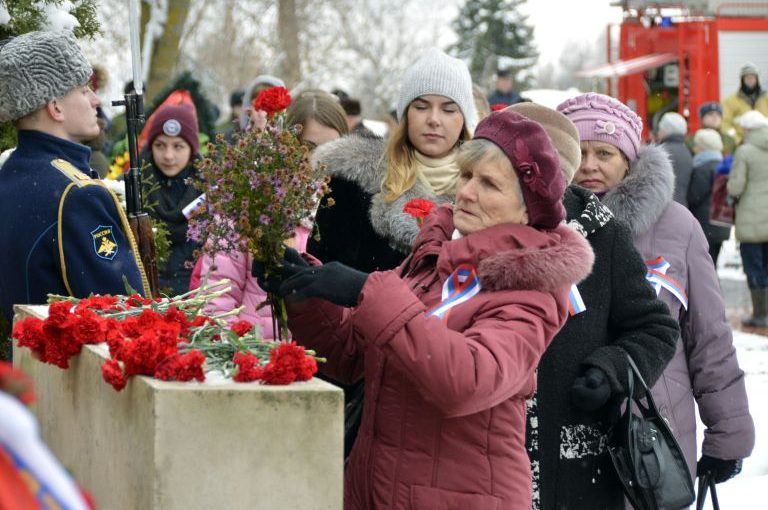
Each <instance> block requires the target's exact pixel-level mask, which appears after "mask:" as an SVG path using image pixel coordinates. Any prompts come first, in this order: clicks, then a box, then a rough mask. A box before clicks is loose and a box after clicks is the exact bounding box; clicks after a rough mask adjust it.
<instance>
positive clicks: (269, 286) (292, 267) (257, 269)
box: [251, 248, 309, 294]
mask: <svg viewBox="0 0 768 510" xmlns="http://www.w3.org/2000/svg"><path fill="white" fill-rule="evenodd" d="M308 267H309V264H307V261H306V260H304V259H303V258H301V255H300V254H299V252H297V251H296V250H294V249H293V248H286V249H285V255H283V263H282V264H281V266H280V269H279V270H278V272H277V274H275V273H270V274H269V276H267V274H266V272H265V268H264V263H263V262H259V261H256V260H254V261H253V264H252V265H251V274H252V275H253V277H254V278H256V282H257V283H258V284H259V287H261V288H262V289H263V290H264V291H265V292H268V293H269V294H278V293H279V290H280V285H281V284H282V283H283V282H284V281H285V280H287V279H288V278H290V277H291V276H293V275H295V274H297V273H300V272H301V271H303V270H304V269H306V268H308Z"/></svg>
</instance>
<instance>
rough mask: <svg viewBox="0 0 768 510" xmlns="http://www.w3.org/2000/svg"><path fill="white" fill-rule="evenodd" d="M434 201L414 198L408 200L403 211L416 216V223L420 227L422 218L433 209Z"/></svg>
mask: <svg viewBox="0 0 768 510" xmlns="http://www.w3.org/2000/svg"><path fill="white" fill-rule="evenodd" d="M434 207H435V203H434V202H431V201H429V200H424V199H422V198H414V199H413V200H409V201H408V203H407V204H405V206H404V207H403V212H404V213H408V214H410V215H411V216H413V217H414V218H416V223H418V224H419V227H421V226H422V225H423V224H424V218H426V217H427V216H429V213H430V212H432V209H434Z"/></svg>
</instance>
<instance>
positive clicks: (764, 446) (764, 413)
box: [699, 331, 768, 510]
mask: <svg viewBox="0 0 768 510" xmlns="http://www.w3.org/2000/svg"><path fill="white" fill-rule="evenodd" d="M733 337H734V343H735V344H736V350H737V351H738V356H739V364H740V365H741V368H742V370H744V372H745V373H746V374H747V378H746V383H747V393H748V395H749V410H750V412H751V413H752V418H753V419H754V420H755V430H756V431H757V440H756V442H755V449H754V451H753V452H752V456H751V457H749V458H748V459H746V460H745V461H744V469H743V470H742V472H741V474H740V475H739V476H737V477H736V478H734V479H732V480H729V481H728V482H725V483H722V484H719V485H718V486H717V495H718V498H719V500H720V508H722V509H723V510H730V509H765V508H768V434H766V433H765V432H766V431H768V405H766V404H768V337H764V336H759V335H752V334H749V333H743V332H740V331H734V335H733ZM701 429H702V427H701V425H699V430H701ZM699 444H701V441H699ZM704 508H711V506H710V500H709V498H707V504H706V506H705V507H704Z"/></svg>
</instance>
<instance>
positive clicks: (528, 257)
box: [411, 205, 594, 292]
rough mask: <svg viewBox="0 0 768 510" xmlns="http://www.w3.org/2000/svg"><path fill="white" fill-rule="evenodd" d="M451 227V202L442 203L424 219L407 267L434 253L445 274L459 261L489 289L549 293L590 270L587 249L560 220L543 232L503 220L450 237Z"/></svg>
mask: <svg viewBox="0 0 768 510" xmlns="http://www.w3.org/2000/svg"><path fill="white" fill-rule="evenodd" d="M453 231H454V225H453V207H452V206H451V205H443V206H441V207H439V208H438V209H436V210H435V212H434V213H433V214H431V215H430V216H429V217H428V218H427V221H426V222H425V224H424V228H423V231H422V232H421V233H420V234H419V237H418V238H417V240H416V246H415V248H414V257H413V260H412V261H411V267H412V268H414V269H415V268H416V267H417V266H418V265H419V264H420V263H421V262H422V261H423V260H424V259H425V257H428V256H429V255H437V256H438V260H437V270H438V273H440V277H441V278H442V279H445V278H447V277H448V275H450V274H451V273H452V272H453V271H454V270H455V268H456V267H457V266H458V265H459V264H462V263H469V264H472V265H473V266H475V267H476V268H477V273H478V277H479V278H480V284H481V286H482V288H483V289H485V290H490V291H500V290H540V291H549V292H551V291H556V290H559V289H562V288H563V287H564V286H570V285H572V284H574V283H578V282H580V281H582V280H584V279H585V278H586V277H587V276H589V273H590V272H591V271H592V264H593V263H594V254H593V252H592V248H591V247H590V245H589V243H588V242H587V241H586V240H585V239H584V238H583V237H582V236H581V235H580V234H578V233H577V232H576V231H575V230H574V229H573V228H571V227H569V226H567V225H565V224H561V225H558V226H557V227H556V228H554V229H553V230H551V231H546V230H537V229H535V228H532V227H529V226H527V225H514V224H509V223H507V224H503V225H496V226H493V227H489V228H486V229H484V230H481V231H479V232H476V233H474V234H470V235H468V236H464V237H462V238H459V239H455V240H452V239H451V237H452V235H453Z"/></svg>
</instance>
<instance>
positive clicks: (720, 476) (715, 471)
mask: <svg viewBox="0 0 768 510" xmlns="http://www.w3.org/2000/svg"><path fill="white" fill-rule="evenodd" d="M741 464H742V460H741V459H735V460H722V459H716V458H714V457H710V456H709V455H702V456H701V459H699V463H698V464H697V465H696V476H702V475H705V474H707V473H710V474H711V475H712V478H714V479H715V483H723V482H725V481H726V480H730V479H731V478H733V477H734V476H736V475H738V474H739V473H741Z"/></svg>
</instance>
